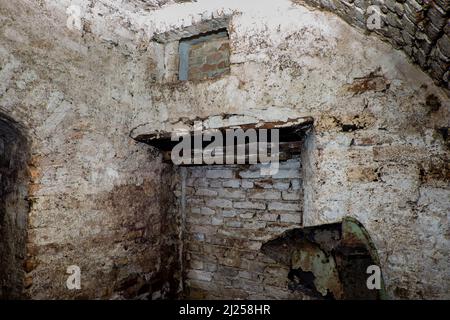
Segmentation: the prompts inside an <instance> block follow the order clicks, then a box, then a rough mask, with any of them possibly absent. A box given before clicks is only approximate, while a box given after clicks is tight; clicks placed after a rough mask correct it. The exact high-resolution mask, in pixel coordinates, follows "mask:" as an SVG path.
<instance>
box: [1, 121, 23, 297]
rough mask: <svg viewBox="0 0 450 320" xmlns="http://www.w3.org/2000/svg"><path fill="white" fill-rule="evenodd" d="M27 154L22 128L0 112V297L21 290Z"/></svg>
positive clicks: (17, 293) (14, 294) (20, 294)
mask: <svg viewBox="0 0 450 320" xmlns="http://www.w3.org/2000/svg"><path fill="white" fill-rule="evenodd" d="M29 156H30V152H29V143H28V139H27V138H26V135H25V130H24V129H23V128H21V126H20V125H19V124H18V123H17V122H16V121H14V120H13V119H12V118H10V117H8V116H7V115H5V114H4V113H2V112H0V257H1V259H0V299H17V298H21V297H22V294H23V287H24V284H23V281H24V275H25V271H24V267H23V265H24V261H25V258H26V256H25V255H26V250H25V244H26V234H27V231H26V230H27V221H28V212H29V203H28V198H27V195H28V181H29V179H28V159H29Z"/></svg>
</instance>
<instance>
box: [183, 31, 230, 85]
mask: <svg viewBox="0 0 450 320" xmlns="http://www.w3.org/2000/svg"><path fill="white" fill-rule="evenodd" d="M179 51H180V62H179V63H180V65H179V73H178V75H179V79H180V80H191V81H199V80H205V79H212V78H216V77H219V76H221V75H224V74H227V73H229V71H230V38H229V36H228V32H227V30H226V29H222V30H218V31H214V32H210V33H206V34H202V35H198V36H194V37H190V38H185V39H181V40H180V46H179Z"/></svg>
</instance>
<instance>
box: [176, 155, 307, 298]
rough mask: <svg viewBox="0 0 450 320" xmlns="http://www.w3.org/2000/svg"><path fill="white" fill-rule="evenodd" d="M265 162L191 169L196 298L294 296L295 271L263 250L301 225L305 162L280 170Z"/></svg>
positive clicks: (189, 212)
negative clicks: (265, 167)
mask: <svg viewBox="0 0 450 320" xmlns="http://www.w3.org/2000/svg"><path fill="white" fill-rule="evenodd" d="M259 169H260V166H259V165H253V166H208V167H205V166H203V167H193V168H188V169H187V176H186V231H185V232H186V234H185V237H184V239H185V250H186V251H185V252H186V257H185V258H186V263H185V279H186V288H187V289H188V290H187V295H188V297H190V298H210V299H218V298H228V299H239V298H242V299H258V298H261V299H264V298H273V299H283V298H289V296H290V293H289V291H288V288H287V280H288V278H287V276H288V272H289V270H288V269H287V268H286V267H285V266H282V265H279V264H277V263H275V262H274V261H273V260H271V259H270V258H268V257H266V256H264V255H263V254H262V253H261V252H260V247H261V244H262V243H264V242H265V241H267V240H269V239H272V238H274V237H276V236H278V235H280V234H281V233H282V232H283V231H284V230H286V229H290V228H293V227H294V226H299V225H300V223H301V216H302V199H303V195H302V180H301V177H300V172H301V171H300V161H299V159H292V160H289V161H286V162H284V163H282V164H281V168H280V171H279V172H278V174H276V175H274V176H272V177H269V176H261V175H260V170H259Z"/></svg>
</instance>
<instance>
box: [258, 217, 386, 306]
mask: <svg viewBox="0 0 450 320" xmlns="http://www.w3.org/2000/svg"><path fill="white" fill-rule="evenodd" d="M261 250H262V252H263V253H264V254H266V255H268V256H269V257H271V258H272V259H274V260H275V261H277V262H279V263H282V264H284V265H286V266H288V267H289V268H290V272H289V276H288V277H289V288H290V289H291V290H292V291H294V292H295V291H297V292H299V293H301V294H303V295H306V296H309V297H310V298H312V299H339V300H354V299H364V300H378V299H385V298H386V293H385V289H384V283H383V278H382V275H381V269H380V267H379V265H380V264H379V260H378V254H377V251H376V249H375V246H374V245H373V243H372V241H371V239H370V237H369V234H368V233H367V231H366V230H365V229H364V227H363V226H362V224H361V223H359V222H358V221H357V220H356V219H353V218H350V217H346V218H344V220H343V221H342V222H339V223H332V224H326V225H320V226H314V227H306V228H296V229H291V230H288V231H286V232H284V233H283V234H282V235H281V236H280V237H278V238H276V239H274V240H271V241H269V242H267V243H265V244H264V245H263V246H262V248H261ZM377 277H378V279H377Z"/></svg>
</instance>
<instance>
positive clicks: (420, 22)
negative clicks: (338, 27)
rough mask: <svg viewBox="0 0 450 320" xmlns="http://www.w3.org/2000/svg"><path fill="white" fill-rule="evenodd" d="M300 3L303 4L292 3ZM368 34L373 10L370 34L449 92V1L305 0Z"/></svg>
mask: <svg viewBox="0 0 450 320" xmlns="http://www.w3.org/2000/svg"><path fill="white" fill-rule="evenodd" d="M294 2H298V3H302V2H303V1H298V0H297V1H294ZM306 2H307V3H309V4H311V5H313V6H318V7H320V8H324V9H325V10H329V11H330V12H333V13H335V14H337V15H339V16H340V17H342V18H343V19H344V20H345V21H347V22H348V23H350V24H351V25H354V26H356V27H359V28H361V29H362V30H366V31H367V32H368V31H369V30H368V28H367V20H368V17H369V16H370V15H371V14H372V13H373V11H371V10H368V9H369V8H370V7H371V6H376V7H374V8H376V9H375V10H377V11H378V12H379V13H380V21H381V25H380V28H375V29H374V30H373V31H372V32H374V33H375V34H378V35H380V36H382V37H383V38H384V39H386V40H387V41H389V42H390V43H391V44H392V45H393V46H394V47H395V48H399V49H401V50H403V51H404V52H405V53H406V54H407V55H408V56H409V57H411V59H412V60H413V61H414V62H416V63H417V64H419V65H420V66H421V67H422V69H423V70H426V71H427V72H428V73H429V74H430V75H431V77H432V78H433V79H434V80H435V81H436V83H438V84H439V85H441V86H443V87H444V88H446V89H449V90H450V1H448V0H418V1H416V0H387V1H384V0H374V1H358V0H356V1H355V0H349V1H343V0H342V1H341V0H336V1H334V0H331V1H329V0H306Z"/></svg>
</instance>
